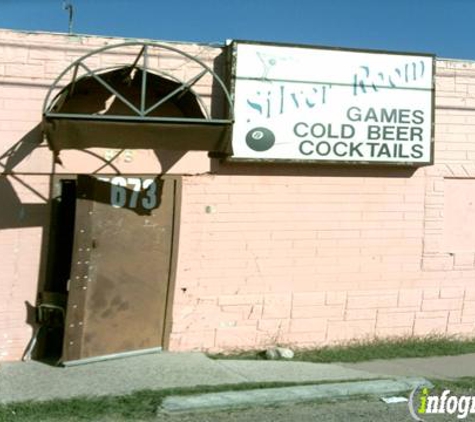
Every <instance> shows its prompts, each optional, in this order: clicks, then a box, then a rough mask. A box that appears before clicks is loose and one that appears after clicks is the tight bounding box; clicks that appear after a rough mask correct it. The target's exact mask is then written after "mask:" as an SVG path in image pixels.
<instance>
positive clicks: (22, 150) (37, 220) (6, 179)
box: [0, 124, 50, 332]
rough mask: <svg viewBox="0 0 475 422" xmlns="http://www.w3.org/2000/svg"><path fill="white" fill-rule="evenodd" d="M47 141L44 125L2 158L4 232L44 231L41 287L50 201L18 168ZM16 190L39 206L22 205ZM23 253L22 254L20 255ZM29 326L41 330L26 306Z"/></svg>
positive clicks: (1, 221)
mask: <svg viewBox="0 0 475 422" xmlns="http://www.w3.org/2000/svg"><path fill="white" fill-rule="evenodd" d="M42 141H43V134H42V130H41V125H40V124H38V125H36V126H35V127H34V128H33V129H31V130H30V131H29V132H28V133H27V134H26V135H25V136H24V137H23V138H22V139H21V140H20V141H18V142H17V143H16V144H15V145H13V146H12V147H11V148H9V149H8V150H7V151H6V152H4V153H3V154H2V155H1V156H0V197H1V198H2V204H3V206H2V207H0V231H1V230H5V229H22V228H31V227H40V228H41V232H42V234H41V238H42V245H41V251H42V252H41V257H40V270H39V274H38V286H42V284H43V283H44V277H42V275H43V274H44V268H45V265H46V260H47V257H46V253H45V251H46V242H47V239H46V237H47V236H45V234H46V233H47V230H48V226H49V218H48V217H49V208H50V204H49V199H48V198H47V197H45V196H44V195H43V194H42V193H41V192H39V191H37V190H36V189H35V187H34V186H31V185H29V183H28V181H25V177H22V176H19V175H17V174H15V168H16V167H17V166H18V165H19V164H20V163H21V162H22V161H23V160H24V159H26V158H27V157H28V156H29V155H30V154H31V153H32V152H33V151H34V150H35V149H36V148H38V147H40V145H41V143H42ZM15 186H19V187H20V186H21V188H22V189H25V190H27V191H29V194H30V196H31V194H33V195H34V196H36V197H37V201H35V203H24V202H22V201H21V199H20V197H19V196H18V194H17V192H16V191H15ZM20 252H21V251H20ZM3 289H5V287H3ZM25 306H26V324H28V325H30V326H31V327H32V329H33V332H35V331H36V330H37V327H38V326H37V323H36V317H35V306H34V305H33V304H31V303H29V302H25Z"/></svg>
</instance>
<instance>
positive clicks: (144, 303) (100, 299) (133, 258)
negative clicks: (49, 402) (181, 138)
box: [62, 176, 176, 363]
mask: <svg viewBox="0 0 475 422" xmlns="http://www.w3.org/2000/svg"><path fill="white" fill-rule="evenodd" d="M77 183H78V185H77V204H76V223H75V236H74V247H73V248H74V249H73V262H72V269H71V278H70V283H69V293H68V306H67V312H66V322H65V336H64V344H63V356H62V361H63V363H67V362H70V361H76V360H80V359H85V358H93V357H99V356H108V355H116V354H122V353H127V352H133V351H146V350H150V349H154V348H158V347H161V346H162V343H163V332H164V323H165V314H166V305H167V296H168V289H169V282H170V273H171V271H170V270H171V257H172V243H173V229H174V227H173V225H174V210H175V190H176V180H173V179H164V180H162V179H160V178H151V177H112V178H103V177H102V178H99V177H98V178H95V177H91V176H78V182H77Z"/></svg>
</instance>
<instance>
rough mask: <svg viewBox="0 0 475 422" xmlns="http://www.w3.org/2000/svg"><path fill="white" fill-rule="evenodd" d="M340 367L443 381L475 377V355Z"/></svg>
mask: <svg viewBox="0 0 475 422" xmlns="http://www.w3.org/2000/svg"><path fill="white" fill-rule="evenodd" d="M339 365H341V366H343V367H344V368H348V369H352V370H359V371H367V372H370V373H372V374H375V375H378V374H379V375H383V374H384V375H392V376H402V377H413V376H416V377H417V376H423V377H426V378H432V379H441V380H444V379H445V380H453V379H457V378H462V377H475V353H470V354H466V355H458V356H435V357H430V358H410V359H388V360H383V359H379V360H373V361H369V362H360V363H340V364H339Z"/></svg>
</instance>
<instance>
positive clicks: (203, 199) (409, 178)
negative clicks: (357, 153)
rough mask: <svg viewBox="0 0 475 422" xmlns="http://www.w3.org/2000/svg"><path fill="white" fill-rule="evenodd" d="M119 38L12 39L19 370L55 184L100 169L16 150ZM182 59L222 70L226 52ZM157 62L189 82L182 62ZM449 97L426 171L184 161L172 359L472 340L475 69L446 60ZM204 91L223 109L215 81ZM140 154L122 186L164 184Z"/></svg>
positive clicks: (126, 168) (440, 93)
mask: <svg viewBox="0 0 475 422" xmlns="http://www.w3.org/2000/svg"><path fill="white" fill-rule="evenodd" d="M120 41H122V40H118V39H109V38H103V37H68V36H64V35H54V34H25V33H17V32H12V31H2V30H0V157H1V158H0V165H1V166H2V168H1V171H2V173H3V175H0V182H1V184H0V193H2V198H7V199H8V200H3V201H2V203H3V204H6V205H4V206H3V207H2V208H1V210H0V252H1V254H0V256H1V259H0V265H1V271H0V287H1V288H0V360H15V359H19V358H20V356H21V354H22V353H23V351H24V349H25V347H26V344H27V342H28V340H29V338H30V335H31V327H30V326H29V325H28V324H27V323H26V319H27V314H26V306H25V301H28V302H30V303H33V302H34V300H35V298H36V294H37V289H38V286H39V285H41V283H42V277H44V275H43V267H42V259H43V258H42V257H43V255H42V252H41V251H43V253H44V245H45V244H47V241H48V239H47V237H46V236H47V233H48V225H49V218H50V217H49V208H48V205H47V202H48V199H49V195H50V177H51V174H52V173H65V174H74V173H78V172H79V173H83V172H86V173H87V172H91V171H94V170H96V169H97V168H98V167H100V166H102V164H103V162H102V161H101V159H94V158H91V156H89V155H87V154H85V153H83V152H81V151H68V152H64V153H62V160H63V163H64V165H63V166H58V165H55V166H54V165H53V163H52V157H51V153H50V151H49V150H48V149H47V148H46V146H45V144H44V143H43V144H41V145H40V146H39V147H37V148H31V151H30V150H28V149H26V152H25V153H23V152H22V154H17V155H16V157H18V156H21V160H16V159H11V158H10V159H8V157H7V156H6V155H5V152H6V151H8V150H9V149H10V148H11V147H12V146H14V145H15V144H16V143H17V142H18V141H20V140H26V139H28V140H29V141H28V142H26V143H25V142H24V144H26V145H34V142H38V141H41V133H40V132H38V128H37V125H38V124H39V122H40V120H41V107H42V100H43V98H44V96H45V94H46V90H47V88H48V86H49V85H50V84H51V82H52V81H53V79H54V78H55V77H56V76H57V74H58V73H59V72H61V71H62V70H63V69H64V68H65V67H66V66H67V65H68V64H69V63H71V62H72V61H73V60H74V59H76V58H77V57H79V56H81V55H82V54H84V53H86V52H88V51H90V50H91V49H95V48H98V47H101V46H104V45H106V44H110V43H118V42H120ZM181 47H182V48H184V49H186V51H187V52H190V53H193V54H197V55H199V56H200V57H201V58H203V59H204V60H206V61H207V63H209V64H210V65H211V64H212V62H213V61H214V60H215V59H216V56H217V55H218V54H220V53H221V50H220V49H219V48H213V47H206V46H195V45H182V46H181ZM124 55H125V56H127V51H124ZM121 57H122V56H121ZM95 60H96V61H97V63H95V64H96V65H101V66H105V65H109V64H111V63H114V62H116V61H117V60H119V57H118V56H113V55H104V56H103V57H99V58H95ZM156 60H160V62H159V63H158V62H157V64H158V65H160V66H161V67H162V68H163V69H168V70H173V71H175V72H177V76H180V77H186V72H187V71H188V68H187V67H186V66H181V65H179V64H177V63H175V62H173V60H172V58H167V57H165V58H157V59H156ZM190 70H191V69H190ZM436 85H437V98H436V139H435V154H436V155H435V160H436V161H435V165H434V166H430V167H426V168H420V169H418V170H417V171H415V172H411V171H408V170H404V169H382V168H379V169H377V168H374V167H368V168H366V169H357V168H353V167H343V166H341V167H340V168H337V167H321V166H315V167H308V166H307V167H300V166H298V165H280V166H277V167H265V166H262V167H261V166H257V165H256V166H246V165H239V166H238V165H218V163H213V162H212V160H210V159H209V158H208V157H207V154H206V153H199V152H194V153H187V154H185V155H184V156H183V157H182V158H181V159H179V160H177V162H176V163H174V164H173V165H172V166H171V167H170V168H169V169H168V170H167V171H168V172H169V173H175V174H184V175H186V176H184V178H183V204H182V216H181V231H180V239H179V257H178V269H177V280H176V291H175V302H174V308H173V329H172V334H171V338H170V348H171V349H172V350H190V349H201V350H203V349H208V350H231V349H235V348H255V347H261V346H263V345H266V344H273V343H276V342H279V343H288V344H297V345H300V346H307V345H314V344H328V343H334V342H339V341H344V340H348V339H354V338H372V337H374V336H394V335H412V334H416V335H420V334H421V335H422V334H428V333H444V334H463V335H473V334H474V328H475V326H474V321H475V247H473V248H472V247H471V243H470V242H468V244H467V245H465V246H464V248H463V249H462V250H458V249H457V250H455V249H454V248H449V247H448V246H447V242H446V239H447V236H446V235H447V233H446V232H444V230H446V226H447V222H446V220H445V214H446V213H447V210H449V211H450V212H453V210H454V209H455V208H456V206H459V205H454V204H453V203H452V202H451V200H450V198H449V197H450V195H446V194H445V193H446V189H447V186H449V187H453V186H454V185H453V184H454V183H455V184H457V186H458V183H459V182H460V183H463V182H464V181H469V182H470V181H471V180H473V179H475V164H474V158H475V112H474V106H475V64H474V63H471V62H459V61H449V60H447V61H442V60H440V61H438V62H437V76H436ZM198 89H200V90H201V91H202V92H203V93H204V94H205V95H206V93H208V94H207V95H208V97H207V101H211V97H210V95H209V93H210V87H209V81H203V83H202V84H201V85H200V86H199V87H198ZM35 128H36V129H35ZM38 134H39V135H38ZM26 135H28V138H25V137H26ZM94 152H95V153H97V154H98V156H99V157H102V158H107V157H110V156H111V154H113V153H114V151H108V150H94ZM161 153H163V152H161ZM131 154H132V157H133V159H132V160H129V159H125V158H124V157H121V158H119V159H118V160H116V162H115V164H116V165H117V166H118V167H119V168H120V171H121V172H122V173H124V174H127V173H130V174H133V173H151V174H158V173H160V172H162V171H163V167H162V165H161V163H160V162H159V160H158V159H157V156H156V154H154V153H153V152H152V151H144V150H142V151H141V150H134V151H132V152H131ZM159 156H160V154H159ZM212 164H213V166H212ZM212 169H213V170H212ZM102 171H103V172H110V169H107V168H105V169H103V170H102ZM191 175H192V176H191ZM448 179H450V181H449V182H447V181H448ZM460 186H462V185H460ZM463 186H466V185H463ZM460 189H462V190H463V189H465V188H464V187H461V188H460ZM467 206H468V205H467Z"/></svg>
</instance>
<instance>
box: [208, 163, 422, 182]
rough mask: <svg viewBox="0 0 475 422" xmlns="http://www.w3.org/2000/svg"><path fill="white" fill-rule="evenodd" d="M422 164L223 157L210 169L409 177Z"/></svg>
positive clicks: (235, 172)
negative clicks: (238, 160) (235, 158)
mask: <svg viewBox="0 0 475 422" xmlns="http://www.w3.org/2000/svg"><path fill="white" fill-rule="evenodd" d="M418 168H419V167H403V166H381V165H379V166H377V165H361V164H341V165H337V164H320V163H305V162H297V163H283V162H271V161H269V162H253V163H250V162H249V163H245V162H230V161H226V160H224V159H218V158H213V159H212V160H211V172H212V173H213V174H217V175H226V176H229V175H232V176H246V175H253V176H276V177H278V176H292V177H298V176H301V177H378V178H383V177H384V178H391V179H394V178H403V179H408V178H410V177H412V176H413V175H414V173H415V172H416V171H417V169H418Z"/></svg>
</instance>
